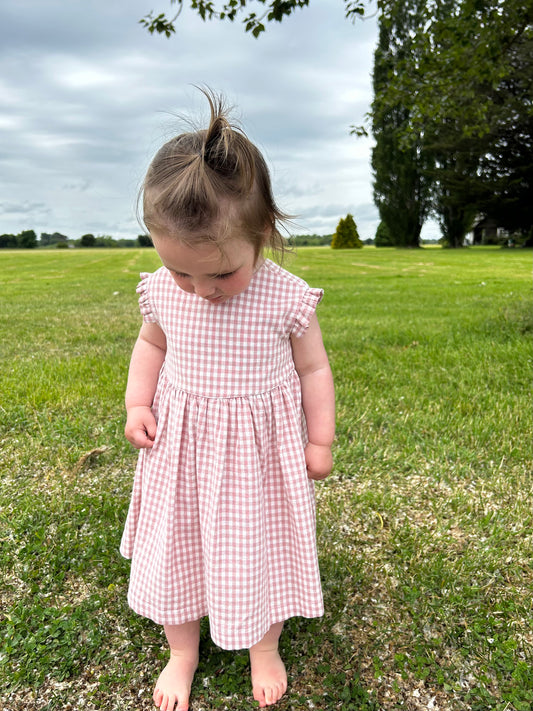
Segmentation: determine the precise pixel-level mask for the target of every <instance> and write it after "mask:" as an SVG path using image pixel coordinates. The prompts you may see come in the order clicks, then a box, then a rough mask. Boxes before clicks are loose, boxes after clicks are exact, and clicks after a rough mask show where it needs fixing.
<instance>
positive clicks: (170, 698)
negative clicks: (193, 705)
mask: <svg viewBox="0 0 533 711" xmlns="http://www.w3.org/2000/svg"><path fill="white" fill-rule="evenodd" d="M165 634H166V637H167V640H168V644H169V647H170V659H169V662H168V664H167V665H166V667H165V668H164V669H163V671H162V672H161V675H160V677H159V679H158V680H157V684H156V685H155V690H154V704H155V705H156V706H158V707H159V708H160V709H161V711H187V709H188V708H189V696H190V693H191V686H192V680H193V677H194V673H195V671H196V667H197V666H198V646H199V644H200V620H196V621H195V622H186V623H185V624H183V625H165Z"/></svg>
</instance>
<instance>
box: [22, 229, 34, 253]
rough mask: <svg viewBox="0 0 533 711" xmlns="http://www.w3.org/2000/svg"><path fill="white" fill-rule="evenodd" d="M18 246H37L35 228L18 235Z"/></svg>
mask: <svg viewBox="0 0 533 711" xmlns="http://www.w3.org/2000/svg"><path fill="white" fill-rule="evenodd" d="M17 247H21V248H22V249H35V247H37V235H36V234H35V230H24V231H23V232H20V234H18V235H17Z"/></svg>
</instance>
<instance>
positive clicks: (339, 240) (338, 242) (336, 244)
mask: <svg viewBox="0 0 533 711" xmlns="http://www.w3.org/2000/svg"><path fill="white" fill-rule="evenodd" d="M331 248H332V249H362V248H363V243H362V242H361V240H360V238H359V233H358V232H357V226H356V224H355V220H354V219H353V216H352V215H350V213H348V214H347V215H346V217H341V219H340V220H339V224H338V225H337V230H336V231H335V234H334V235H333V239H332V240H331Z"/></svg>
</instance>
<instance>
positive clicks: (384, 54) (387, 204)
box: [372, 0, 431, 247]
mask: <svg viewBox="0 0 533 711" xmlns="http://www.w3.org/2000/svg"><path fill="white" fill-rule="evenodd" d="M417 5H418V3H417V2H416V0H415V2H412V3H405V4H404V5H403V6H402V8H400V7H398V11H397V13H396V15H395V16H394V19H393V18H387V19H385V18H384V17H381V18H380V25H379V42H378V46H377V48H376V51H375V53H374V73H373V85H374V101H373V104H372V132H373V134H374V138H375V139H376V145H375V147H374V149H373V151H372V168H373V171H374V201H375V203H376V205H377V207H378V210H379V213H380V217H381V220H382V221H383V222H384V223H385V224H386V225H387V227H388V229H389V232H390V234H391V235H392V236H393V238H394V240H395V244H396V245H397V246H399V247H418V246H419V244H420V233H421V230H422V226H423V224H424V221H425V219H426V217H427V215H428V212H429V208H430V186H431V182H430V180H429V178H428V177H427V172H426V170H427V167H428V157H427V155H426V153H425V151H424V147H423V141H422V137H421V136H418V137H414V138H413V136H412V135H411V139H412V140H410V141H409V142H406V141H405V140H404V136H405V133H406V131H407V129H408V127H409V122H410V118H411V109H410V107H409V102H408V101H405V97H404V98H402V99H401V100H400V99H398V100H397V101H394V100H392V101H391V100H390V98H389V94H387V93H386V92H387V90H388V88H389V85H390V84H391V83H392V82H394V80H395V77H396V76H397V75H398V72H400V71H402V68H403V66H404V65H405V63H406V61H408V58H409V53H410V44H411V40H410V35H411V32H412V28H413V26H416V24H417V23H418V22H419V11H418V7H417Z"/></svg>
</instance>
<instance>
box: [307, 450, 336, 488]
mask: <svg viewBox="0 0 533 711" xmlns="http://www.w3.org/2000/svg"><path fill="white" fill-rule="evenodd" d="M305 463H306V464H307V476H308V477H309V479H314V480H315V481H320V480H321V479H325V478H326V477H327V476H328V474H329V473H330V472H331V470H332V469H333V456H332V454H331V447H328V446H327V445H323V444H312V443H311V442H309V444H308V445H307V447H306V448H305Z"/></svg>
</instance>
